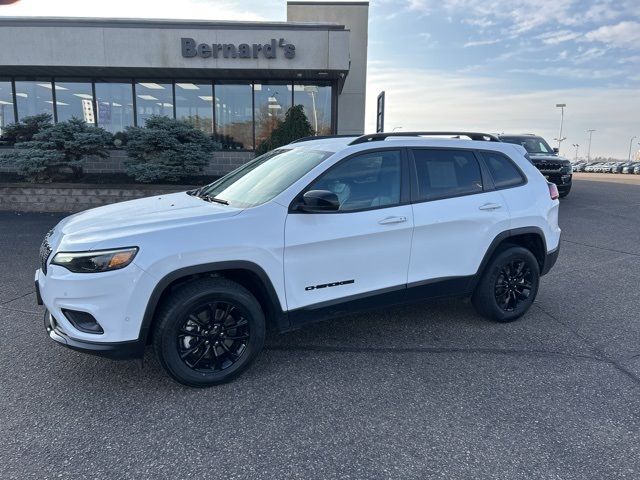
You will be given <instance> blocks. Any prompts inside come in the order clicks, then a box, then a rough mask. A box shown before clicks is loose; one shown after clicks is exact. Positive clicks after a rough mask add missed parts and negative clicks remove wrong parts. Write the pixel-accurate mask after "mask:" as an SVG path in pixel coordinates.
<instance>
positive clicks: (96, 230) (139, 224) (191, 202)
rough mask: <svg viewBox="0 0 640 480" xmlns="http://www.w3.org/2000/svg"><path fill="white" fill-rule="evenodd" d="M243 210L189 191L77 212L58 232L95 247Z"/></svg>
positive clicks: (71, 241)
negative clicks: (104, 242) (202, 197)
mask: <svg viewBox="0 0 640 480" xmlns="http://www.w3.org/2000/svg"><path fill="white" fill-rule="evenodd" d="M241 211H242V209H239V208H234V207H230V206H228V205H221V204H217V203H210V202H206V201H204V200H202V199H200V198H198V197H194V196H191V195H188V194H187V193H186V192H180V193H171V194H168V195H161V196H157V197H147V198H140V199H138V200H130V201H127V202H121V203H114V204H112V205H106V206H104V207H98V208H93V209H91V210H86V211H84V212H80V213H76V214H75V215H71V216H70V217H67V218H65V219H64V220H62V221H61V222H60V223H59V224H58V226H57V227H56V229H55V230H57V231H56V232H55V233H56V234H60V233H61V234H62V235H64V241H65V243H66V242H69V243H81V244H84V245H85V248H86V247H88V245H89V244H95V245H94V247H95V246H97V244H98V243H101V242H103V241H107V240H110V239H114V238H119V237H127V236H130V235H135V234H141V233H147V232H150V231H154V230H162V229H164V228H176V227H180V226H181V225H189V224H194V223H202V222H207V221H211V220H213V219H220V218H225V217H231V216H234V215H237V214H238V213H240V212H241ZM56 236H57V235H56ZM91 248H92V247H91Z"/></svg>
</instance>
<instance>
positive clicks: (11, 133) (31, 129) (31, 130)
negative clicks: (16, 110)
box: [2, 113, 53, 144]
mask: <svg viewBox="0 0 640 480" xmlns="http://www.w3.org/2000/svg"><path fill="white" fill-rule="evenodd" d="M52 123H53V118H52V117H51V114H49V113H41V114H39V115H33V116H32V117H24V118H23V119H22V120H21V121H19V122H16V123H11V124H9V125H7V126H6V127H4V133H3V134H2V139H3V140H6V141H7V142H9V143H11V144H15V143H20V142H28V141H30V140H31V139H32V138H33V136H34V135H35V134H36V133H38V132H39V131H40V130H42V129H43V128H47V127H50V126H51V124H52Z"/></svg>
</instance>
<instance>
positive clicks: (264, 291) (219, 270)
mask: <svg viewBox="0 0 640 480" xmlns="http://www.w3.org/2000/svg"><path fill="white" fill-rule="evenodd" d="M210 276H222V277H224V278H227V279H229V280H232V281H234V282H237V283H239V284H240V285H242V286H243V287H245V288H246V289H247V290H249V291H250V292H251V293H252V294H253V295H254V296H255V297H256V299H257V300H258V302H259V303H260V305H261V306H262V308H263V310H264V314H265V317H266V319H267V324H271V325H273V326H275V328H276V329H277V330H279V331H286V330H288V329H289V320H288V316H287V314H286V312H284V311H283V310H282V307H281V304H280V299H279V298H278V294H277V293H276V290H275V288H274V287H273V284H272V283H271V279H270V278H269V276H268V275H267V273H266V272H265V271H264V270H263V269H262V267H260V266H259V265H257V264H255V263H253V262H249V261H242V260H238V261H226V262H216V263H206V264H202V265H193V266H189V267H184V268H180V269H178V270H175V271H173V272H171V273H169V274H167V275H165V276H164V277H163V278H162V279H161V280H160V281H159V282H158V283H157V284H156V286H155V287H154V289H153V291H152V293H151V296H150V297H149V300H148V301H147V307H146V309H145V312H144V316H143V318H142V324H141V326H140V334H139V336H138V339H139V340H141V341H143V342H144V344H148V343H149V341H150V338H151V335H150V334H151V333H152V332H153V328H154V322H155V314H156V311H157V309H158V307H159V306H160V305H161V303H162V301H163V300H164V299H165V298H167V295H169V294H170V293H171V291H172V290H174V289H175V288H177V287H179V286H181V285H184V284H185V283H188V282H194V281H198V279H199V278H203V277H210Z"/></svg>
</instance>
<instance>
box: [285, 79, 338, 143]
mask: <svg viewBox="0 0 640 480" xmlns="http://www.w3.org/2000/svg"><path fill="white" fill-rule="evenodd" d="M293 103H294V105H302V108H303V109H304V113H305V114H306V115H307V119H308V120H309V123H310V124H311V128H313V131H314V132H315V134H316V135H331V133H332V132H331V87H330V86H321V85H294V87H293Z"/></svg>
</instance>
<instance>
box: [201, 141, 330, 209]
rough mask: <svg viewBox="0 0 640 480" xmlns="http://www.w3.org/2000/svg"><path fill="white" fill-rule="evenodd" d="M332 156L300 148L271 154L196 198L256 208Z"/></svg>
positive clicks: (239, 169)
mask: <svg viewBox="0 0 640 480" xmlns="http://www.w3.org/2000/svg"><path fill="white" fill-rule="evenodd" d="M331 155H333V152H323V151H319V150H304V149H300V148H293V149H277V150H272V151H270V152H267V153H265V154H264V155H261V156H259V157H257V158H255V159H253V160H252V161H250V162H249V163H247V164H245V165H243V166H242V167H240V168H238V169H236V170H234V171H233V172H231V173H229V174H228V175H226V176H224V177H222V178H221V179H219V180H216V181H215V182H213V183H212V184H210V185H207V186H205V187H203V188H201V189H200V190H199V191H197V192H196V194H197V195H198V196H199V197H203V198H207V197H209V198H210V199H214V201H218V202H220V203H228V204H229V205H231V206H233V207H239V208H250V207H255V206H256V205H260V204H263V203H265V202H268V201H269V200H271V199H272V198H273V197H275V196H276V195H278V194H280V193H282V192H283V191H284V190H285V189H287V188H288V187H290V186H291V185H293V183H294V182H296V181H297V180H299V179H300V178H302V176H303V175H305V174H306V173H307V172H308V171H309V170H311V169H312V168H314V167H316V166H317V165H319V164H320V163H321V162H322V161H323V160H325V159H326V158H328V157H329V156H331Z"/></svg>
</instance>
